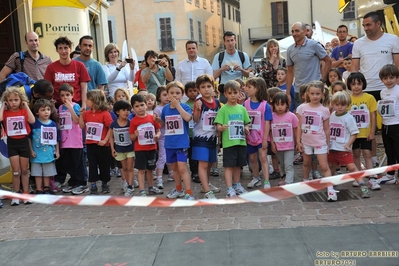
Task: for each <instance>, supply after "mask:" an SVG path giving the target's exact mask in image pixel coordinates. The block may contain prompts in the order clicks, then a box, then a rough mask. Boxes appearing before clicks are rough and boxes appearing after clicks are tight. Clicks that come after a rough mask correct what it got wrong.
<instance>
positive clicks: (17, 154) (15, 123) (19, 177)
mask: <svg viewBox="0 0 399 266" xmlns="http://www.w3.org/2000/svg"><path fill="white" fill-rule="evenodd" d="M1 102H2V105H1V107H0V122H1V121H3V126H4V130H5V133H6V134H7V149H8V158H9V160H10V165H11V168H12V184H13V188H14V191H15V192H19V190H20V186H21V182H22V189H23V191H22V192H23V193H24V194H28V193H29V169H28V166H29V157H30V150H29V134H30V132H31V129H30V126H29V124H33V123H35V116H34V115H33V114H32V112H31V110H30V109H29V105H28V98H27V97H26V95H25V93H24V92H23V91H22V90H21V89H20V88H19V87H8V88H7V89H6V91H5V92H3V96H2V98H1ZM24 203H25V204H30V203H31V202H30V201H29V200H24ZM17 205H19V199H12V200H11V206H17Z"/></svg>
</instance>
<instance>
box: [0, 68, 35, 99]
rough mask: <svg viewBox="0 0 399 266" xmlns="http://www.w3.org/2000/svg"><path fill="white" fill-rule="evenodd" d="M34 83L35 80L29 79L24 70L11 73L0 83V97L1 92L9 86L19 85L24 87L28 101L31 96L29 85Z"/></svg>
mask: <svg viewBox="0 0 399 266" xmlns="http://www.w3.org/2000/svg"><path fill="white" fill-rule="evenodd" d="M35 83H36V81H35V80H33V79H31V78H30V77H29V76H28V75H26V74H25V73H24V72H18V73H12V74H10V75H9V76H8V77H7V78H6V79H5V80H4V81H3V82H1V83H0V97H1V95H3V92H4V91H5V90H6V89H7V88H8V87H10V86H17V87H18V86H20V87H23V88H24V91H25V94H26V96H27V97H28V99H29V101H30V100H31V97H32V90H31V87H32V86H33V85H34V84H35Z"/></svg>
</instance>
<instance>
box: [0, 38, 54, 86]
mask: <svg viewBox="0 0 399 266" xmlns="http://www.w3.org/2000/svg"><path fill="white" fill-rule="evenodd" d="M25 43H26V45H27V46H28V50H26V51H25V52H22V51H21V52H15V53H13V54H12V55H11V56H10V58H9V59H8V61H7V62H6V63H5V65H4V67H3V69H2V70H1V71H0V82H1V81H3V80H5V79H6V78H7V77H8V75H10V74H11V73H12V72H13V71H15V72H24V73H25V74H26V75H28V76H29V77H30V78H31V79H34V80H39V79H43V77H44V72H45V71H46V68H47V66H48V65H49V64H51V59H50V57H48V56H46V55H44V54H42V53H41V52H39V45H40V41H39V37H38V36H37V34H36V33H34V32H31V31H30V32H28V33H26V34H25ZM21 55H22V58H21Z"/></svg>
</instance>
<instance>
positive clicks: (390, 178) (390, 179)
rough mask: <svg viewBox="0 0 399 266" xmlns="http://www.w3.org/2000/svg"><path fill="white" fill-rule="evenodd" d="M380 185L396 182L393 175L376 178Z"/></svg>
mask: <svg viewBox="0 0 399 266" xmlns="http://www.w3.org/2000/svg"><path fill="white" fill-rule="evenodd" d="M377 182H378V183H379V184H380V185H393V184H396V178H395V177H394V176H393V175H385V176H383V177H381V178H379V179H378V180H377Z"/></svg>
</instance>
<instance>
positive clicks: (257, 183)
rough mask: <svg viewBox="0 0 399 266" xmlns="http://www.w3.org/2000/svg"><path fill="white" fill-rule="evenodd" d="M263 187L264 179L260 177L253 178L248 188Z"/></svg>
mask: <svg viewBox="0 0 399 266" xmlns="http://www.w3.org/2000/svg"><path fill="white" fill-rule="evenodd" d="M260 185H262V179H261V178H260V177H253V178H252V180H251V182H249V183H248V185H247V188H254V187H259V186H260Z"/></svg>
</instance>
